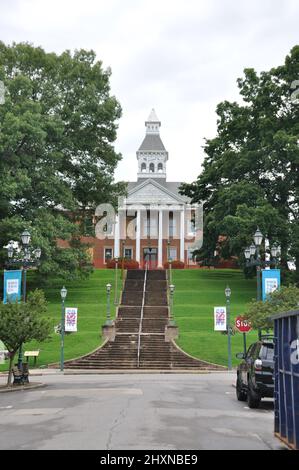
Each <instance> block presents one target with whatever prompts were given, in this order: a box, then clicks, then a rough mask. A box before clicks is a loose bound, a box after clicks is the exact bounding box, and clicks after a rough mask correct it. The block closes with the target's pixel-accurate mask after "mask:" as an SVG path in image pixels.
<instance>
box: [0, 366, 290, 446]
mask: <svg viewBox="0 0 299 470" xmlns="http://www.w3.org/2000/svg"><path fill="white" fill-rule="evenodd" d="M234 380H235V375H234V374H231V373H227V372H226V373H213V374H202V375H193V374H187V375H185V374H182V375H173V374H163V375H162V374H155V375H152V374H149V375H143V374H142V375H137V374H130V375H65V376H62V375H59V374H53V375H45V376H43V377H34V378H31V381H43V382H45V383H46V384H47V387H46V388H41V389H36V390H31V391H25V392H12V393H1V394H0V449H108V450H115V449H130V450H131V449H163V450H167V449H178V450H182V449H199V450H200V449H279V448H281V447H282V446H281V444H280V442H279V441H278V440H277V439H275V438H274V437H273V402H272V401H271V400H267V401H265V402H263V404H262V406H261V408H260V409H258V410H250V409H249V408H247V406H246V403H242V402H238V401H237V400H236V398H235V389H234V388H233V385H232V384H233V383H234Z"/></svg>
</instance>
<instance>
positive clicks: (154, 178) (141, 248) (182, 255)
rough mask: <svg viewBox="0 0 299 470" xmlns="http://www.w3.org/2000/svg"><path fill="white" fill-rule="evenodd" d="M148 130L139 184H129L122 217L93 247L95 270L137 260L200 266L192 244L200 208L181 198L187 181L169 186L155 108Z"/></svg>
mask: <svg viewBox="0 0 299 470" xmlns="http://www.w3.org/2000/svg"><path fill="white" fill-rule="evenodd" d="M145 127H146V132H145V137H144V139H143V141H142V143H141V145H140V147H139V149H138V150H137V153H136V156H137V180H136V181H134V182H129V183H128V188H127V195H126V197H125V198H123V199H122V200H121V201H120V202H119V206H118V213H117V214H116V215H114V216H113V217H114V218H113V221H112V223H107V224H106V226H105V230H106V231H105V236H104V237H103V235H102V236H100V237H99V236H97V238H96V239H95V241H94V243H93V249H92V250H93V261H94V265H95V267H99V268H100V267H105V265H106V263H107V261H108V260H110V259H113V258H115V257H121V256H125V257H126V258H128V259H132V260H136V261H137V262H138V263H139V266H140V267H144V265H145V262H148V263H149V265H150V266H151V267H155V268H156V267H157V268H163V266H164V264H165V262H167V260H168V258H171V259H172V260H173V261H174V260H179V261H181V262H183V263H185V265H190V266H191V265H194V264H195V263H194V262H193V261H192V251H193V249H194V247H192V241H194V236H195V222H194V214H195V210H196V207H195V206H191V205H190V201H189V200H188V198H187V197H185V196H182V195H181V194H180V193H179V187H180V185H181V184H182V183H181V182H173V181H167V162H168V157H169V156H168V152H167V150H166V148H165V147H164V144H163V142H162V139H161V137H160V127H161V122H160V121H159V119H158V117H157V115H156V113H155V110H154V109H153V110H152V111H151V113H150V115H149V117H148V119H147V121H146V122H145ZM182 164H183V160H182ZM104 215H106V214H104ZM101 227H103V225H101ZM96 233H97V231H96Z"/></svg>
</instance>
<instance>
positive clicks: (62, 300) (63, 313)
mask: <svg viewBox="0 0 299 470" xmlns="http://www.w3.org/2000/svg"><path fill="white" fill-rule="evenodd" d="M66 296H67V289H66V288H65V287H64V286H63V288H62V289H61V291H60V297H61V323H60V370H61V372H63V371H64V323H65V306H64V302H65V299H66Z"/></svg>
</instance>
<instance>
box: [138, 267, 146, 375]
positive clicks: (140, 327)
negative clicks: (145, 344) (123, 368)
mask: <svg viewBox="0 0 299 470" xmlns="http://www.w3.org/2000/svg"><path fill="white" fill-rule="evenodd" d="M147 271H148V263H147V262H146V263H145V271H144V282H143V295H142V304H141V313H140V322H139V331H138V348H137V368H138V367H139V364H140V345H141V332H142V321H143V312H144V304H145V292H146V280H147Z"/></svg>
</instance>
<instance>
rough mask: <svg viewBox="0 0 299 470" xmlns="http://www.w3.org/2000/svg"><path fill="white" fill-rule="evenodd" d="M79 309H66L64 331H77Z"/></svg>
mask: <svg viewBox="0 0 299 470" xmlns="http://www.w3.org/2000/svg"><path fill="white" fill-rule="evenodd" d="M77 319H78V309H77V308H73V307H67V308H66V309H65V324H64V331H77Z"/></svg>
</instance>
